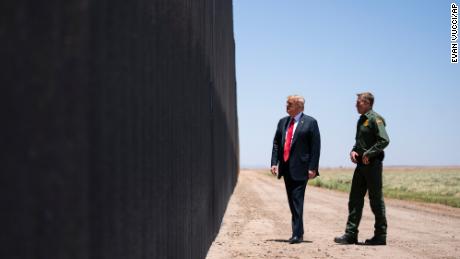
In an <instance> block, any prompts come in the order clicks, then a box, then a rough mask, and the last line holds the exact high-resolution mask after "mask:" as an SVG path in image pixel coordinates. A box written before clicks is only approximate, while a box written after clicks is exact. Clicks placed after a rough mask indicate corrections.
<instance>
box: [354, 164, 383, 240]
mask: <svg viewBox="0 0 460 259" xmlns="http://www.w3.org/2000/svg"><path fill="white" fill-rule="evenodd" d="M366 191H369V201H370V205H371V209H372V212H373V213H374V215H375V225H374V228H375V230H374V235H375V236H381V237H386V234H387V220H386V217H385V203H384V201H383V192H382V161H380V160H378V159H375V160H373V161H372V162H371V163H370V164H368V165H364V164H362V163H358V165H357V166H356V169H355V172H354V174H353V181H352V184H351V191H350V198H349V201H348V221H347V226H346V230H345V232H346V233H347V234H350V235H352V236H358V232H359V231H358V227H359V222H360V221H361V216H362V213H363V206H364V196H365V195H366Z"/></svg>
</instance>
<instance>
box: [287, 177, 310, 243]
mask: <svg viewBox="0 0 460 259" xmlns="http://www.w3.org/2000/svg"><path fill="white" fill-rule="evenodd" d="M305 173H307V172H305ZM283 179H284V185H285V186H286V193H287V197H288V201H289V209H290V210H291V224H292V236H298V237H301V236H303V233H304V229H303V202H304V197H305V188H306V186H307V181H308V180H304V181H295V180H293V179H292V177H291V176H290V174H289V171H288V170H285V171H284V174H283Z"/></svg>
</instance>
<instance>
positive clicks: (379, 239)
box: [364, 236, 387, 246]
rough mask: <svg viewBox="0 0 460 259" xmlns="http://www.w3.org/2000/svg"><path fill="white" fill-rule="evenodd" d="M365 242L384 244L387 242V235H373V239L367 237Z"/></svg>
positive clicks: (370, 244) (375, 244)
mask: <svg viewBox="0 0 460 259" xmlns="http://www.w3.org/2000/svg"><path fill="white" fill-rule="evenodd" d="M364 244H365V245H368V246H384V245H386V244H387V237H386V236H373V237H372V238H371V239H366V242H364Z"/></svg>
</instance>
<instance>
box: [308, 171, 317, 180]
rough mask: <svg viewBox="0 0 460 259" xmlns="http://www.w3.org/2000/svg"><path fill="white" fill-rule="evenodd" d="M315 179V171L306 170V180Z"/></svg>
mask: <svg viewBox="0 0 460 259" xmlns="http://www.w3.org/2000/svg"><path fill="white" fill-rule="evenodd" d="M315 177H316V171H313V170H308V179H313V178H315Z"/></svg>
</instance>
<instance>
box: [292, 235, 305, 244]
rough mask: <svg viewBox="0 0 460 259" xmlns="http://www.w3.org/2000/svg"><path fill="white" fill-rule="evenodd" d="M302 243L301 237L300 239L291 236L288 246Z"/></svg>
mask: <svg viewBox="0 0 460 259" xmlns="http://www.w3.org/2000/svg"><path fill="white" fill-rule="evenodd" d="M302 241H303V237H302V236H300V237H298V236H293V237H291V239H289V243H290V244H298V243H301V242H302Z"/></svg>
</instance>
